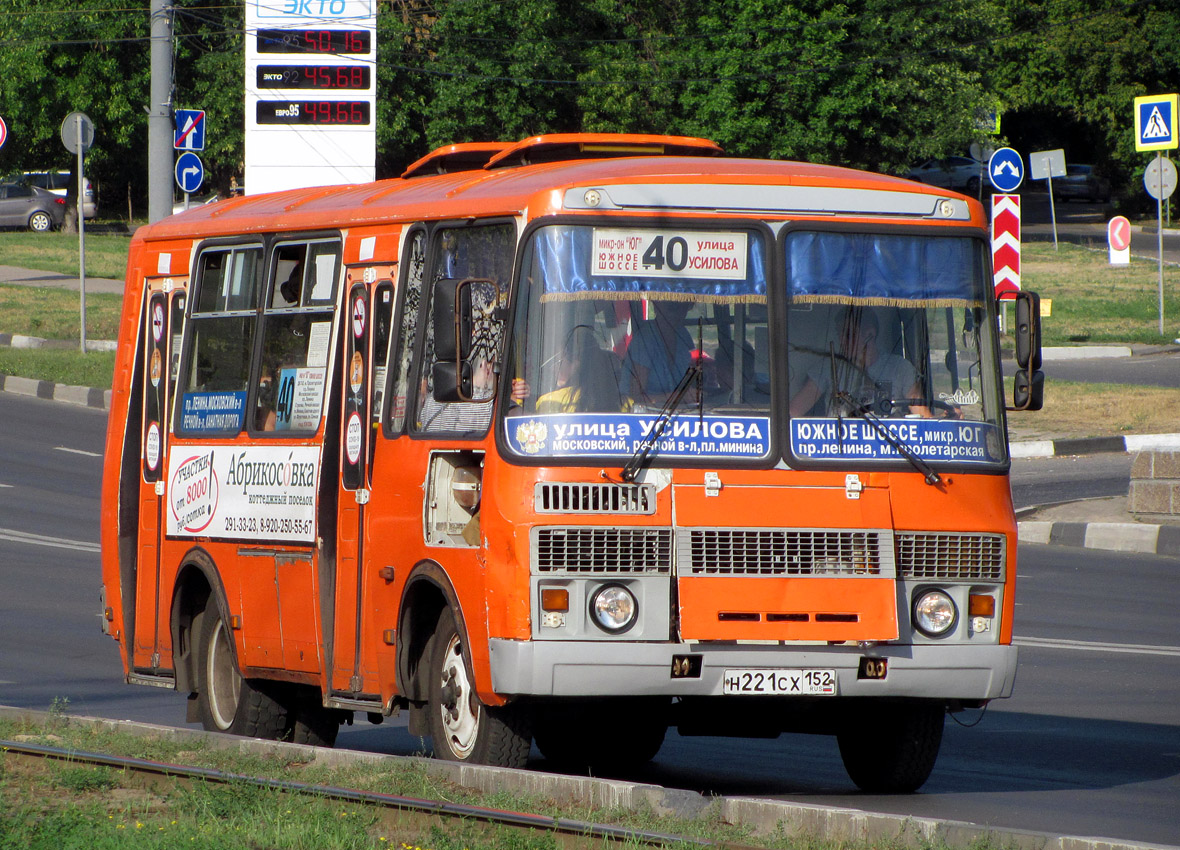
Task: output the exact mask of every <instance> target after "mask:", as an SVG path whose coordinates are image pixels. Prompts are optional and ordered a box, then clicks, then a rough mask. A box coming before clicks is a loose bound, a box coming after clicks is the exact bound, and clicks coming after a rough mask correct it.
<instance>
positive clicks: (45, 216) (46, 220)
mask: <svg viewBox="0 0 1180 850" xmlns="http://www.w3.org/2000/svg"><path fill="white" fill-rule="evenodd" d="M29 230H31V231H33V232H34V233H48V232H49V231H50V230H53V219H52V218H51V217H50V215H49V213H47V212H43V211H42V210H35V211H34V212H33V214H32V215H30V216H29Z"/></svg>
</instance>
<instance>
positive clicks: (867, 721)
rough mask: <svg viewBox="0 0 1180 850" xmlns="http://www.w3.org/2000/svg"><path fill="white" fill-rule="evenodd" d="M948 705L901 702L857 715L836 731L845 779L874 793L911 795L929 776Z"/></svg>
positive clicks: (939, 742)
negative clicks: (845, 772) (845, 774)
mask: <svg viewBox="0 0 1180 850" xmlns="http://www.w3.org/2000/svg"><path fill="white" fill-rule="evenodd" d="M945 715H946V707H945V706H944V705H943V704H942V703H941V702H938V701H936V700H903V701H899V702H894V703H886V704H884V705H881V706H879V707H877V708H874V709H873V710H872V711H865V712H862V713H858V716H857V717H856V718H855V719H853V718H849V719H847V720H846V721H845V723H846V724H847V727H846V728H844V729H842V730H841V731H839V732H837V733H836V741H837V743H838V744H839V745H840V758H841V759H843V761H844V769H845V770H847V771H848V776H849V778H850V779H852V781H853V782H855V783H856V786H857V787H858V788H860V790H862V791H866V792H868V793H872V794H909V793H911V792H913V791H917V790H918V789H919V788H921V787H922V785H923V784H925V782H926V780H927V779H929V778H930V773H931V771H933V770H934V762H935V761H936V760H937V759H938V748H939V747H940V746H941V745H942V727H943V720H944V717H945Z"/></svg>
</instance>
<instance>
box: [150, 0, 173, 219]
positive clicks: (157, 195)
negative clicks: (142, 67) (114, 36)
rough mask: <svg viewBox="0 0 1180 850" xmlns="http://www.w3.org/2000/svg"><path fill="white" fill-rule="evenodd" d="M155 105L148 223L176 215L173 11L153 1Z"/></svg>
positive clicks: (161, 0)
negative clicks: (174, 193) (174, 192)
mask: <svg viewBox="0 0 1180 850" xmlns="http://www.w3.org/2000/svg"><path fill="white" fill-rule="evenodd" d="M151 9H152V12H151V14H152V47H151V51H152V52H151V68H152V85H151V105H150V106H149V108H148V221H149V222H155V221H159V220H160V219H162V218H166V217H168V216H170V215H172V134H173V129H174V128H173V123H174V122H173V118H172V7H171V6H170V5H169V4H168V0H152V6H151Z"/></svg>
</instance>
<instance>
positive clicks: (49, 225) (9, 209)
mask: <svg viewBox="0 0 1180 850" xmlns="http://www.w3.org/2000/svg"><path fill="white" fill-rule="evenodd" d="M65 217H66V199H65V198H63V197H60V196H58V195H55V194H53V193H52V192H50V191H48V190H46V189H40V188H38V187H36V186H29V185H28V184H26V183H0V227H27V228H29V230H35V231H37V232H38V233H44V232H45V231H47V230H53V229H55V228H58V227H61V223H62V220H63V219H65Z"/></svg>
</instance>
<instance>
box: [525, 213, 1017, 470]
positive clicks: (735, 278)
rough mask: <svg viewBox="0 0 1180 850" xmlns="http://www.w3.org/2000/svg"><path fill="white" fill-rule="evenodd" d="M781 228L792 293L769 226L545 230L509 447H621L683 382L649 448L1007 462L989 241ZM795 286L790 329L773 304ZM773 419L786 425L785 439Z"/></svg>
mask: <svg viewBox="0 0 1180 850" xmlns="http://www.w3.org/2000/svg"><path fill="white" fill-rule="evenodd" d="M779 244H780V246H781V248H782V252H783V253H782V255H781V260H780V261H779V262H780V263H781V265H780V268H783V269H784V272H785V274H784V277H785V280H786V292H785V293H782V292H779V293H774V292H773V289H774V286H773V284H772V283H771V281H773V280H775V279H777V276H776V275H774V274H773V273H772V271H771V270H772V268H773V266H772V262H771V260H770V259H768V257H769V256H772V252H773V251H774V243H773V242H771V240H770V238H769V236H768V235H767V234H766V232H765V231H763V230H761V229H759V228H756V227H752V226H745V227H743V226H733V227H729V228H725V227H722V226H719V223H716V222H714V223H713V224H712V225H711V226H706V225H702V226H701V228H700V229H694V228H692V227H688V226H685V227H679V228H672V227H667V226H652V227H641V226H620V225H616V224H610V225H573V224H562V225H553V226H547V227H542V228H538V229H537V230H535V231H534V232H533V234H532V236H531V238H530V239H529V240H528V242H527V244H526V246H525V254H524V257H523V263H522V266H521V268H522V276H523V280H522V282H521V287H520V291H519V294H518V297H517V299H516V305H517V307H516V318H515V328H514V333H513V346H512V351H511V354H510V357H509V364H508V368H509V370H510V372H511V380H512V404H511V406H509V407H508V410H507V416H506V418H505V419H504V431H503V434H502V436H503V438H504V440H505V443H506V445H507V446H508V448H509V449H510V450H511V451H512V452H513V453H515V454H517V455H519V456H522V457H526V458H533V459H544V458H571V459H572V458H591V457H595V458H597V457H612V458H623V459H626V458H629V457H631V456H632V455H633V454H635V453H636V451H637V450H639V448H640V446H641V444H642V442H643V441H644V439H645V438H646V437H648V436H649V435H650V434H651V433H652V430H653V428H656V423H657V421H658V420H659V418H660V414H661V411H663V412H664V414H665V416H667V415H668V414H669V411H667V410H665V407H666V406H667V405H668V404H669V400H670V399H671V398H672V397H673V396H674V395H675V394H676V391H677V390H678V389H680V390H682V392H681V393H680V394H679V396H680V400H679V403H678V404H677V406H676V409H675V410H674V411H671V419H670V420H669V422H668V423H667V424H666V425H665V426H664V427H662V428H660V429H658V430H659V432H661V433H660V439H659V440H658V443H657V444H656V445H655V446H654V447H653V451H652V455H653V456H654V457H656V458H657V461H656V462H657V463H659V462H664V463H683V462H685V461H700V460H704V461H706V462H708V461H710V460H712V461H729V462H741V461H748V462H757V463H766V462H768V461H769V459H770V458H771V456H772V454H782V455H784V456H785V457H786V459H787V460H788V462H789V463H791V464H792V465H803V466H806V465H808V464H816V463H820V464H822V463H830V462H834V463H837V464H838V463H840V462H848V461H856V462H858V463H863V462H874V461H889V462H894V463H905V462H906V461H907V460H908V461H909V462H911V463H912V462H913V460H912V457H907V455H916V456H917V457H919V458H921V459H922V460H923V461H927V462H930V463H934V464H937V463H939V462H953V463H976V464H980V463H983V464H994V463H1000V462H1002V461H1003V460H1004V458H1005V455H1004V448H1003V442H1004V441H1003V439H1002V437H1003V432H1002V423H1001V420H1000V418H999V417H1000V413H999V411H1000V410H1001V402H1000V392H999V385H998V381H997V376H996V375H995V374H994V365H993V363H994V358H993V356H992V351H993V345H994V339H993V338H992V336H991V330H990V328H991V325H992V322H991V321H989V319H988V318H987V316H988V308H987V300H986V297H985V294H986V290H985V284H986V277H985V266H984V261H985V259H986V258H985V256H984V253H983V250H982V248H981V246H980V243H979V242H978V241H977V240H974V239H971V238H968V237H959V236H932V235H925V234H909V233H901V234H899V233H896V232H895V233H889V234H872V233H854V232H845V231H838V232H837V231H804V230H790V231H788V232H787V233H786V235H785V236H784V237H783V239H782V240H781V242H780V243H779ZM780 288H781V285H780ZM783 295H785V300H786V311H785V312H786V315H787V326H786V328H785V333H782V332H778V331H773V330H772V327H771V326H772V322H771V321H770V316H772V315H773V314H774V311H775V306H774V304H775V301H776V299H778V298H780V297H782V296H783ZM784 369H785V373H783V374H784V375H785V378H786V380H782V378H781V377H780V378H779V379H778V380H776V381H774V382H773V384H774V386H773V392H772V381H771V376H772V373H775V372H779V371H780V370H784ZM788 424H789V428H788V427H787V426H788ZM778 429H786V430H784V431H783V432H782V433H786V432H787V431H789V443H788V445H786V446H785V447H783V450H782V451H781V452H776V451H775V445H774V444H775V440H774V439H773V437H774V435H775V434H776V433H780V431H779V430H778ZM898 442H901V443H902V444H903V448H902V449H901V450H899V449H898V447H897V443H898Z"/></svg>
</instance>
